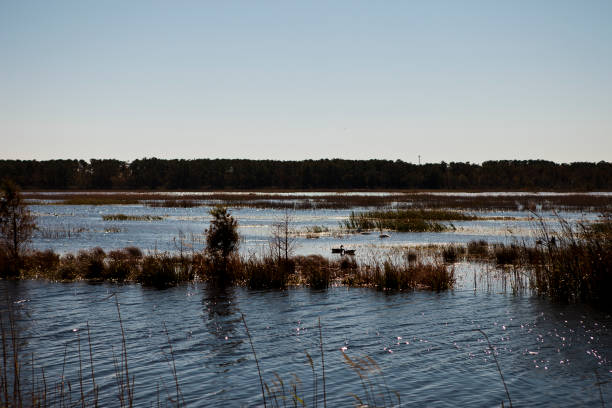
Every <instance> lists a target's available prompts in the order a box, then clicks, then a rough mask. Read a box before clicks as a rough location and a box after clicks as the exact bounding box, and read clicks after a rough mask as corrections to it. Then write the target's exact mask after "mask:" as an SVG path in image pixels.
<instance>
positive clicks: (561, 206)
mask: <svg viewBox="0 0 612 408" xmlns="http://www.w3.org/2000/svg"><path fill="white" fill-rule="evenodd" d="M26 198H27V199H28V200H32V199H34V200H56V201H55V202H48V204H58V203H59V204H62V205H110V204H144V205H151V206H162V207H182V208H186V207H192V206H201V205H204V206H212V205H215V204H219V203H224V204H225V205H227V206H230V207H252V208H277V209H280V208H295V209H314V208H325V209H350V208H356V207H369V208H388V207H391V206H393V207H398V208H407V209H414V208H430V209H432V208H433V209H435V208H447V209H465V210H502V211H516V210H536V209H540V210H543V211H550V210H568V211H610V210H611V209H612V197H610V196H598V195H592V194H559V195H554V196H542V195H537V194H534V193H529V192H526V193H525V194H524V195H520V196H509V195H465V194H454V193H453V192H448V193H447V194H445V195H440V194H430V193H427V192H423V193H420V192H397V191H396V192H393V194H392V195H378V196H376V195H358V194H343V192H342V191H338V192H337V193H331V192H330V194H323V195H321V196H316V197H313V196H310V195H308V194H307V193H304V194H300V193H299V192H297V193H295V194H294V195H291V196H288V195H284V194H279V193H276V192H262V193H257V194H254V193H248V192H242V193H239V194H236V193H231V192H212V193H210V194H205V195H202V194H189V193H184V194H181V196H180V198H177V196H176V195H175V194H173V193H170V192H153V191H143V192H138V193H128V192H122V191H110V192H87V191H84V192H76V193H75V192H58V193H57V194H54V195H53V196H49V195H47V194H43V193H38V192H28V193H27V194H26Z"/></svg>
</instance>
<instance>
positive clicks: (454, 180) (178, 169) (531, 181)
mask: <svg viewBox="0 0 612 408" xmlns="http://www.w3.org/2000/svg"><path fill="white" fill-rule="evenodd" d="M5 177H6V178H10V179H12V180H14V181H15V182H16V183H17V184H18V185H19V186H21V188H23V189H76V190H83V189H105V190H106V189H109V190H114V189H116V190H119V189H122V190H125V189H139V190H140V189H143V190H144V189H146V190H222V189H244V190H251V189H252V190H255V189H296V190H308V189H427V190H436V189H445V190H567V191H586V190H594V191H602V190H605V191H612V163H608V162H599V163H571V164H557V163H554V162H550V161H543V160H524V161H516V160H504V161H486V162H484V163H482V164H481V165H479V164H470V163H444V162H442V163H437V164H423V165H416V164H412V163H406V162H403V161H401V160H396V161H391V160H341V159H331V160H303V161H274V160H234V159H215V160H212V159H197V160H162V159H156V158H150V159H149V158H144V159H139V160H134V161H132V162H124V161H120V160H112V159H111V160H95V159H92V160H90V161H85V160H47V161H36V160H0V178H5Z"/></svg>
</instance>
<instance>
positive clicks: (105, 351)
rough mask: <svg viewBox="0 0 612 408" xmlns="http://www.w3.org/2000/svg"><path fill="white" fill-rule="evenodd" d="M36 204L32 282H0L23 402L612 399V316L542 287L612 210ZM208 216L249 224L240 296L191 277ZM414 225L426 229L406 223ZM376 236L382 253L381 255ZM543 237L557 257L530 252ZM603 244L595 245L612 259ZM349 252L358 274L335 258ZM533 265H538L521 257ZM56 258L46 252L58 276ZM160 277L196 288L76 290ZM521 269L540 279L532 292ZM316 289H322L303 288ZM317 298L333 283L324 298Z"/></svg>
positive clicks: (531, 200)
mask: <svg viewBox="0 0 612 408" xmlns="http://www.w3.org/2000/svg"><path fill="white" fill-rule="evenodd" d="M25 198H26V199H27V200H28V204H29V208H30V210H31V211H32V213H33V215H35V217H36V222H37V226H38V229H37V230H36V231H35V232H34V236H33V240H32V242H31V250H32V251H39V252H36V254H38V255H37V256H38V260H36V262H38V264H36V265H38V266H34V267H33V268H32V269H30V272H28V273H26V274H24V275H23V276H22V277H23V278H24V279H22V280H17V281H15V280H5V281H2V282H0V285H2V286H1V287H2V292H4V293H3V297H4V298H6V299H8V304H9V305H10V309H11V313H12V316H13V317H12V319H13V320H12V323H11V324H12V325H14V327H15V328H16V330H17V333H19V335H18V338H19V340H20V342H21V344H20V347H19V348H18V349H19V350H20V353H19V355H20V356H21V360H20V363H21V364H22V366H23V367H22V370H21V371H22V373H24V374H23V375H22V378H21V385H22V388H23V396H22V397H23V401H30V399H29V398H30V390H31V389H33V390H38V391H40V390H42V389H43V382H42V378H43V377H42V373H43V369H44V378H45V379H46V383H47V386H46V387H47V393H46V401H47V402H48V404H49V405H54V404H56V403H58V401H60V402H59V405H61V404H62V403H65V404H68V402H69V401H72V403H78V404H80V401H85V404H86V405H90V404H92V405H93V403H94V402H95V401H98V402H99V403H100V404H101V405H107V404H111V405H112V404H115V403H116V402H117V401H119V400H121V399H119V400H118V398H119V395H123V396H124V398H123V399H122V400H121V401H123V402H124V403H125V405H126V406H128V405H130V404H129V401H131V400H130V398H133V403H134V405H146V406H148V405H150V404H151V403H152V404H153V405H155V404H157V401H159V403H160V405H164V406H165V405H188V406H199V405H217V406H218V405H231V406H241V405H247V406H257V405H263V404H264V398H266V403H267V405H272V406H284V405H285V404H286V405H289V406H293V405H294V404H296V405H306V406H316V405H321V406H322V405H324V404H325V403H327V404H329V405H330V406H346V405H352V404H353V403H355V402H359V401H362V402H364V403H369V404H370V405H378V406H380V405H386V406H398V405H400V406H413V405H414V406H422V405H428V406H457V405H497V406H499V405H501V402H502V401H505V404H506V405H508V403H509V399H508V395H507V393H506V390H505V387H504V386H507V389H508V391H509V395H510V396H511V398H512V399H511V401H512V403H514V404H515V405H551V406H555V405H594V404H601V403H602V401H603V402H605V401H609V400H610V398H612V392H611V389H610V379H611V378H612V371H611V370H612V363H611V362H610V361H609V356H610V353H611V352H612V349H611V345H612V332H611V331H610V324H612V318H611V317H610V309H609V308H608V309H606V308H602V307H601V306H600V305H595V306H592V305H590V304H589V302H588V300H589V299H588V298H587V299H583V298H582V296H586V295H584V294H585V293H586V294H587V295H588V292H586V290H587V289H581V292H580V294H576V295H575V296H574V294H572V293H569V294H568V293H565V295H564V296H565V298H563V296H562V295H558V296H556V295H554V294H550V295H549V293H548V292H547V291H546V290H545V289H544V287H550V286H551V284H550V282H546V281H545V280H542V279H537V278H538V276H539V277H540V278H542V276H545V275H544V274H545V270H544V269H545V268H544V269H542V268H543V266H544V265H551V260H550V259H545V258H544V257H545V256H550V257H551V258H555V259H556V258H559V255H561V254H562V252H552V251H557V250H560V249H561V248H562V247H563V245H565V244H564V243H563V242H562V238H563V237H566V238H567V239H570V238H572V237H574V238H575V239H576V242H578V240H580V239H582V237H583V235H580V234H581V233H580V231H578V230H575V231H576V234H577V235H575V236H572V235H567V233H568V231H567V230H565V232H564V228H566V227H567V226H571V227H578V228H580V226H582V227H584V228H587V229H588V231H591V229H589V228H590V226H595V225H603V226H604V227H601V228H602V229H605V226H606V225H609V224H606V222H608V223H609V221H606V218H605V217H604V218H602V217H601V215H602V213H605V212H606V211H609V209H610V208H611V207H610V202H611V201H612V196H611V195H610V194H609V193H598V194H557V193H539V194H530V193H489V194H486V193H485V194H481V193H478V194H474V193H461V194H454V195H453V194H452V193H421V194H412V193H411V194H405V193H401V192H384V193H380V192H372V193H364V192H360V193H351V194H342V193H330V192H323V193H304V192H291V193H281V192H276V193H252V192H249V193H239V192H236V193H232V194H227V193H172V192H168V193H146V194H143V193H114V192H105V193H101V192H97V193H91V194H88V193H65V192H58V193H53V192H44V193H40V192H37V193H29V192H28V193H26V194H25ZM214 205H224V206H227V207H228V208H229V209H230V212H231V214H232V216H233V217H235V219H236V220H237V223H238V234H239V237H240V242H239V244H240V245H239V253H238V255H237V256H238V257H239V258H240V260H241V261H240V270H241V271H242V272H241V273H242V274H244V275H243V276H241V277H240V279H236V281H235V284H232V285H227V286H219V285H213V284H211V282H210V280H209V279H207V277H206V268H205V267H202V268H203V269H202V271H201V275H200V271H199V270H198V269H197V268H194V267H193V262H194V260H197V259H198V257H199V256H200V254H202V253H203V252H204V251H205V248H206V245H207V243H206V234H205V232H204V231H205V230H206V229H207V228H209V227H210V219H211V217H210V215H209V210H210V209H211V208H212V206H214ZM415 214H420V216H419V217H417V216H416V215H415ZM286 217H289V220H290V224H289V228H288V229H289V231H288V232H289V234H288V238H290V240H291V253H292V259H291V261H292V262H293V267H294V268H295V270H296V271H297V272H296V274H295V275H293V274H288V276H289V278H288V279H287V280H286V281H284V282H281V284H280V285H266V284H261V282H264V283H265V282H269V281H271V280H273V278H274V275H273V274H272V275H268V274H267V271H269V270H270V269H274V265H276V263H275V262H274V258H273V259H272V260H271V261H270V260H269V257H270V256H271V254H270V252H271V251H270V248H271V241H272V242H273V241H274V240H273V239H271V237H274V236H275V234H274V231H275V228H277V227H278V226H279V224H281V226H282V221H283V220H284V219H285V220H287V218H286ZM415 219H418V220H420V221H419V222H418V223H416V224H414V225H415V226H416V227H418V228H404V226H406V225H408V226H411V225H413V223H412V221H410V222H403V221H402V222H400V220H415ZM377 220H378V221H384V222H377ZM560 220H562V221H561V223H560ZM360 221H361V222H360ZM421 221H425V223H424V224H423V223H422V222H421ZM563 222H566V223H567V224H563ZM368 223H370V224H368ZM432 223H435V224H432ZM424 225H425V228H423V226H424ZM398 226H399V227H398ZM427 226H429V227H427ZM543 226H544V227H545V228H547V229H546V230H542V228H543ZM598 228H599V227H598ZM398 230H402V231H398ZM594 230H595V229H593V231H594ZM281 231H282V230H281ZM381 231H382V232H385V233H386V235H389V237H388V238H379V235H380V232H381ZM585 231H586V230H585ZM277 232H278V230H277ZM583 232H584V231H583ZM544 233H548V234H549V238H548V241H545V242H540V244H537V245H539V246H536V241H538V240H540V239H541V235H542V234H544ZM598 233H599V232H598ZM603 233H604V234H605V231H604V232H603ZM564 234H565V235H564ZM552 236H555V237H556V238H555V246H554V247H553V246H552V245H551V241H550V237H552ZM277 237H278V235H277ZM280 237H281V238H282V234H281V235H280ZM592 237H593V238H597V239H593V240H592V241H593V242H592V244H593V245H595V246H596V245H597V242H601V239H599V238H600V237H601V236H596V235H593V236H592ZM607 239H609V238H607ZM340 244H342V245H344V247H346V248H351V249H355V256H354V257H348V256H344V257H343V256H340V255H333V254H331V248H332V247H337V246H339V245H340ZM567 245H568V246H569V247H571V245H572V242H570V241H568V242H567ZM96 247H97V248H99V249H96V250H93V248H96ZM276 248H277V249H278V247H276ZM285 248H286V247H285ZM534 248H539V251H540V252H535V253H533V252H529V251H527V249H530V250H533V249H534ZM555 248H556V249H555ZM589 248H591V247H588V248H586V249H585V250H584V251H583V250H580V251H579V252H580V254H584V253H588V251H590V250H591V249H592V248H591V249H589ZM46 250H51V251H53V252H52V253H51V252H47V255H46V258H45V252H44V251H46ZM79 251H81V253H80V254H79ZM608 251H609V248H608ZM577 253H578V252H575V253H573V254H569V255H568V258H567V259H577V258H576V256H575V255H576V254H577ZM32 254H34V252H33V253H32ZM71 254H72V255H73V261H70V260H69V261H67V263H66V264H65V265H64V266H66V265H72V267H73V269H72V270H73V271H74V275H69V276H62V275H53V274H50V273H44V272H43V271H41V269H40V268H46V269H45V271H47V272H48V271H49V270H51V269H52V267H51V268H50V267H49V265H56V266H55V267H56V268H58V269H57V270H58V271H59V270H61V266H62V262H63V260H64V259H70V255H71ZM79 257H80V258H79ZM147 257H149V259H151V261H147V262H154V261H159V262H160V263H161V264H164V262H166V263H167V264H168V265H171V267H170V268H169V269H170V270H171V271H174V272H176V273H178V272H180V271H186V272H185V276H184V277H182V278H181V279H176V280H173V281H171V282H170V284H169V285H166V284H164V285H160V286H162V287H164V288H165V289H156V288H155V286H156V285H155V284H152V283H151V282H147V281H143V280H139V279H137V278H134V279H131V278H130V279H118V278H117V276H111V277H110V278H108V279H99V276H94V279H92V276H91V275H90V276H88V275H87V274H86V273H83V274H82V273H81V272H79V271H83V270H85V271H89V272H90V273H92V272H91V265H98V266H99V267H100V268H101V269H100V270H101V271H102V273H110V272H109V271H111V269H112V268H111V267H113V265H114V268H115V269H112V270H113V271H117V270H118V268H117V267H118V266H120V265H123V263H127V264H129V263H130V262H134V263H135V264H136V265H138V266H137V268H136V269H137V270H138V271H139V273H142V271H143V264H144V263H145V259H147ZM266 257H268V261H266ZM529 257H531V258H529ZM280 258H284V256H282V255H281V256H280ZM45 259H46V260H45ZM49 259H50V260H49ZM56 259H57V262H58V263H57V264H55V263H54V262H55V260H56ZM585 259H587V258H585ZM314 260H316V263H314V264H313V262H314ZM45 262H46V263H45ZM70 262H73V263H72V264H70ZM96 262H97V264H96ZM249 262H251V263H250V264H249ZM266 262H268V263H266ZM585 262H586V261H585ZM188 264H189V265H191V266H189V267H187V266H185V265H188ZM249 265H250V266H249ZM270 265H272V267H271V266H270ZM419 265H420V266H419ZM428 265H431V266H438V267H440V268H444V271H446V272H447V273H448V272H450V271H452V276H450V278H451V279H450V281H451V283H452V284H450V285H447V286H445V287H434V286H433V285H429V286H428V285H426V284H423V283H422V282H416V278H414V277H411V278H410V279H409V281H410V284H406V285H405V286H401V284H400V283H399V282H402V278H401V277H402V276H408V274H407V273H406V272H407V271H413V272H414V271H418V270H419V269H418V268H426V267H428ZM528 265H532V266H533V265H540V266H542V268H541V269H540V270H539V272H537V271H536V272H537V273H535V272H534V274H533V275H529V274H528V269H527V267H528ZM249 267H250V268H251V269H250V272H249V273H251V275H246V273H247V272H248V271H249ZM37 268H38V269H37ZM65 269H66V268H65ZM68 269H69V268H68ZM94 269H95V268H94ZM532 269H533V268H532ZM553 269H554V270H557V269H559V268H558V267H554V268H553ZM167 270H168V268H166V271H167ZM257 270H260V272H259V274H257V273H258V272H257ZM277 270H278V268H277ZM304 270H309V271H311V273H312V272H315V271H321V270H327V271H328V272H329V276H328V277H327V278H325V277H323V278H322V277H321V276H318V275H317V276H315V277H314V278H310V279H309V278H308V276H309V275H308V274H307V273H304V272H303V271H304ZM253 271H255V272H253ZM402 271H404V272H402ZM113 273H115V272H113ZM402 273H405V274H404V275H402ZM538 273H539V275H538ZM569 273H573V272H571V271H570V272H569ZM111 275H112V274H111ZM126 276H129V273H128V274H127V275H126ZM253 276H258V277H259V278H258V279H254V278H253ZM35 277H39V278H43V279H42V280H41V279H32V278H35ZM316 278H318V281H320V280H321V279H328V281H327V282H328V283H327V284H325V285H320V286H319V285H316V284H313V282H316V281H317V279H316ZM602 279H605V277H604V278H602ZM122 281H124V282H125V283H121V282H122ZM447 281H449V280H448V279H447ZM130 282H134V283H130ZM602 282H603V284H605V280H604V281H602ZM602 282H599V284H600V285H601V284H602ZM270 286H273V287H278V288H277V289H274V288H272V289H271V288H270ZM432 289H433V290H432ZM551 297H552V298H553V299H552V300H551ZM119 308H120V309H119ZM6 310H7V308H6V307H4V311H5V312H6ZM119 310H120V317H121V319H119V314H118V312H119ZM6 316H7V315H6V313H5V314H3V317H6ZM243 316H244V319H245V321H244V322H243V321H242V317H243ZM319 319H320V321H321V324H320V326H319ZM4 321H5V322H8V321H7V320H6V319H5V320H4ZM244 323H246V324H248V326H246V325H245V324H244ZM4 327H6V328H8V327H11V326H10V325H8V324H5V326H4ZM246 327H248V332H247V330H246ZM479 329H480V330H482V331H483V332H485V334H486V335H487V336H488V338H489V340H490V344H489V343H487V339H486V338H485V337H484V336H483V335H482V334H481V333H480V332H479V331H478V330H479ZM5 333H9V331H8V330H7V331H5ZM249 336H250V337H249ZM6 338H7V339H9V338H11V336H10V335H9V336H7V337H6ZM109 339H113V340H110V341H109ZM122 339H125V342H124V341H123V340H122ZM249 340H252V346H253V348H252V347H251V343H250V341H249ZM7 344H9V345H10V342H8V343H7ZM79 347H80V349H79ZM124 347H125V349H124ZM7 349H8V350H9V351H10V350H11V347H8V348H7ZM123 351H125V353H123ZM253 351H255V352H256V354H254V353H253ZM90 352H91V355H90V354H89V353H90ZM255 355H256V359H257V360H256V359H255ZM123 356H126V357H125V361H124V360H123ZM347 357H348V359H347ZM6 361H8V359H7V358H5V362H6ZM357 361H358V362H359V363H357ZM124 362H125V363H126V365H125V366H124V365H123V363H124ZM497 364H499V366H500V367H501V371H502V373H503V376H504V379H505V384H504V382H502V380H501V379H500V373H499V372H498V369H497ZM258 366H259V368H260V369H261V378H262V380H263V383H264V384H263V385H264V391H263V396H262V390H261V386H260V382H259V378H260V377H259V375H258ZM128 368H129V374H128ZM9 372H10V370H9ZM25 373H28V374H27V375H26V374H25ZM175 374H176V375H175ZM323 375H324V378H325V379H323ZM4 378H8V377H6V376H5V377H4ZM121 378H123V380H122V381H123V383H122V384H123V388H122V387H121V386H120V385H118V384H121V381H119V380H118V379H121ZM126 378H128V379H129V378H131V380H129V381H128V380H126ZM130 381H133V384H132V385H129V384H131V383H130ZM126 383H127V384H128V385H126ZM68 384H69V385H70V386H68ZM11 385H13V384H11ZM8 388H10V387H8ZM68 389H70V391H67V390H68ZM81 390H83V391H82V393H81ZM534 390H537V391H534ZM38 391H37V392H38ZM395 392H397V393H398V394H399V398H397V397H396V394H395ZM122 393H123V394H122ZM34 394H35V392H32V395H34ZM37 395H42V394H37ZM130 395H132V397H130ZM54 398H55V399H54ZM302 403H303V404H302ZM25 405H28V404H27V403H26V404H25ZM42 405H44V404H42Z"/></svg>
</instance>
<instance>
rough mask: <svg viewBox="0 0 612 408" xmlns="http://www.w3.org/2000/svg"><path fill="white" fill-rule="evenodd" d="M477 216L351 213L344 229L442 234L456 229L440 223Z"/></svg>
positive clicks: (427, 212) (437, 212) (416, 211)
mask: <svg viewBox="0 0 612 408" xmlns="http://www.w3.org/2000/svg"><path fill="white" fill-rule="evenodd" d="M475 219H477V217H476V216H473V215H469V214H464V213H462V212H459V211H448V210H424V209H410V210H388V211H368V212H362V213H355V212H354V211H352V212H351V215H350V216H349V218H348V220H346V221H344V223H343V227H344V228H346V229H347V230H349V231H364V230H380V231H382V230H391V231H398V232H441V231H445V230H448V229H454V227H453V225H452V224H443V223H441V222H439V221H467V220H475Z"/></svg>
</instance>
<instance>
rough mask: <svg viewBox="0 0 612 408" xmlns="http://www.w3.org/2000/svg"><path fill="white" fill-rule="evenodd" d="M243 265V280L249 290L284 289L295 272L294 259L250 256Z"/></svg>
mask: <svg viewBox="0 0 612 408" xmlns="http://www.w3.org/2000/svg"><path fill="white" fill-rule="evenodd" d="M241 263H242V265H241V269H242V271H243V276H242V278H243V280H244V282H245V284H246V286H247V287H248V288H249V289H284V288H286V287H287V284H288V282H289V278H290V276H291V275H292V274H293V273H294V272H295V263H294V261H293V260H292V259H289V260H285V259H277V258H274V257H272V256H264V257H261V258H258V257H255V256H250V257H249V258H247V259H245V260H242V262H241Z"/></svg>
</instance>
